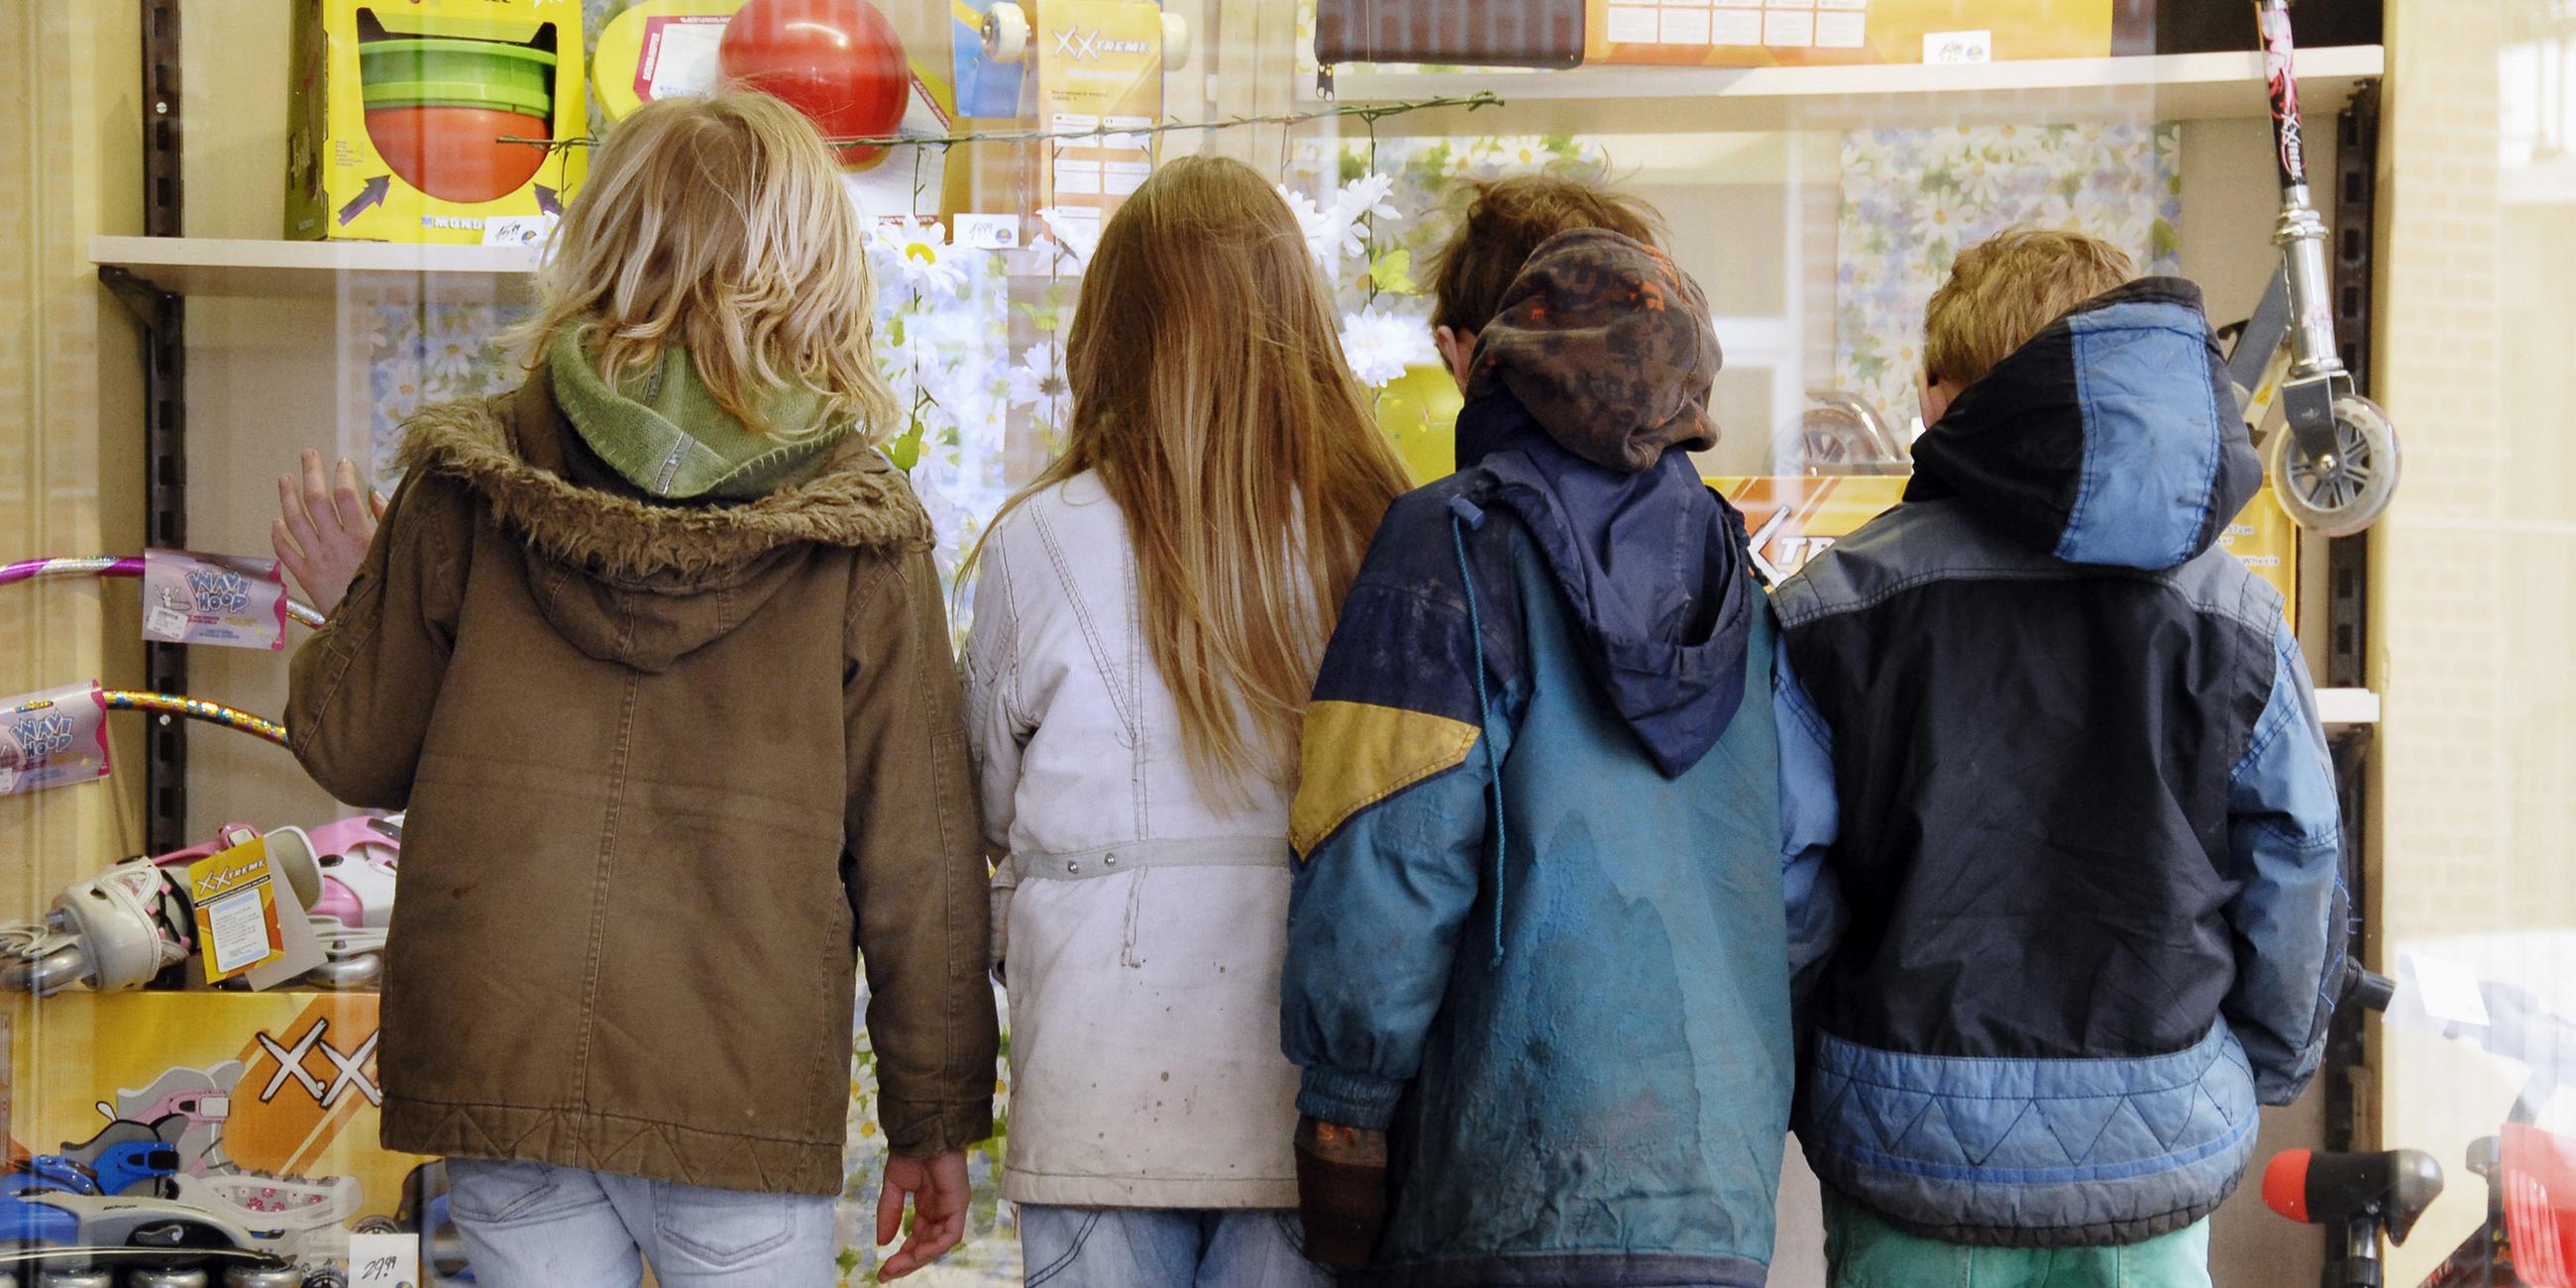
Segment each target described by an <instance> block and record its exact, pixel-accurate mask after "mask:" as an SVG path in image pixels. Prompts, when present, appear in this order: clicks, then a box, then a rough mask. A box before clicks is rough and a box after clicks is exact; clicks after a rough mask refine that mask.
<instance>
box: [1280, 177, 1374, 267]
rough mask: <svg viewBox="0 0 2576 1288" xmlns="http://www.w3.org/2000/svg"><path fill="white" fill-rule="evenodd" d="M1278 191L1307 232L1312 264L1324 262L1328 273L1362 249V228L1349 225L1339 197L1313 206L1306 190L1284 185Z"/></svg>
mask: <svg viewBox="0 0 2576 1288" xmlns="http://www.w3.org/2000/svg"><path fill="white" fill-rule="evenodd" d="M1278 193H1280V201H1285V204H1288V211H1291V214H1296V227H1298V232H1303V234H1306V250H1309V252H1314V263H1319V265H1324V270H1327V273H1334V270H1340V268H1342V260H1347V258H1352V255H1360V252H1363V250H1365V242H1363V237H1360V232H1363V229H1360V227H1358V224H1352V219H1350V211H1347V209H1345V206H1342V198H1340V196H1334V201H1332V206H1316V204H1314V201H1311V198H1306V193H1298V191H1291V188H1285V185H1283V188H1280V191H1278Z"/></svg>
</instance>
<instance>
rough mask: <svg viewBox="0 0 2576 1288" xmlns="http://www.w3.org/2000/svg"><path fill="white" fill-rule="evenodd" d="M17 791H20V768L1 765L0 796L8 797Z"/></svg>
mask: <svg viewBox="0 0 2576 1288" xmlns="http://www.w3.org/2000/svg"><path fill="white" fill-rule="evenodd" d="M16 790H18V767H17V766H16V765H0V796H6V795H8V794H9V793H11V792H14V791H16Z"/></svg>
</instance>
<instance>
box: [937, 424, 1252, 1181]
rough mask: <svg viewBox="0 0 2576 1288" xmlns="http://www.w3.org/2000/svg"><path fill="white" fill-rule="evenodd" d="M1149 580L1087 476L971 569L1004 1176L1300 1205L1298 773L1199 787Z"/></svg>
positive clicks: (970, 675)
mask: <svg viewBox="0 0 2576 1288" xmlns="http://www.w3.org/2000/svg"><path fill="white" fill-rule="evenodd" d="M1136 577H1137V573H1136V563H1135V558H1134V554H1133V548H1132V545H1131V542H1130V540H1129V537H1128V531H1127V521H1126V517H1125V515H1124V514H1122V513H1121V512H1120V510H1119V508H1118V505H1117V503H1116V502H1114V501H1112V500H1110V498H1109V495H1108V493H1107V492H1106V490H1104V489H1103V488H1102V487H1101V485H1100V482H1099V480H1098V479H1097V478H1096V477H1095V476H1093V475H1091V474H1087V473H1086V474H1082V475H1078V476H1076V477H1074V478H1072V479H1069V480H1067V481H1066V482H1064V483H1063V484H1061V485H1059V486H1057V487H1054V488H1051V489H1048V490H1047V491H1045V492H1043V493H1040V494H1039V495H1037V496H1035V497H1032V498H1030V500H1029V501H1028V502H1027V503H1026V504H1024V505H1022V506H1020V507H1019V508H1018V509H1016V510H1014V511H1012V512H1011V514H1010V515H1009V516H1008V517H1007V518H1005V519H1004V520H1003V521H1002V523H1001V524H1000V526H999V527H997V528H996V529H995V530H994V531H993V533H992V535H991V538H990V539H989V540H988V541H987V543H986V545H985V548H984V554H983V562H982V565H981V569H980V571H979V573H978V576H977V581H976V586H975V618H974V626H973V629H972V632H971V634H970V635H969V637H968V640H967V645H966V652H967V668H966V670H967V674H966V725H967V738H968V742H969V744H970V746H971V748H972V751H973V758H974V764H975V772H976V775H977V778H978V786H979V789H980V793H981V798H982V802H983V816H984V835H985V843H986V845H987V846H988V847H989V848H990V850H991V851H992V853H993V855H994V857H995V861H996V863H997V864H998V868H999V870H998V871H997V872H996V873H995V875H994V878H993V955H994V961H995V964H996V966H997V967H998V968H1000V969H1001V970H1002V972H1003V976H1004V979H1005V982H1006V984H1007V986H1008V989H1009V993H1010V1016H1011V1034H1010V1050H1011V1086H1010V1091H1011V1109H1010V1132H1009V1157H1008V1161H1007V1163H1006V1165H1005V1167H1004V1170H1003V1177H1002V1193H1003V1195H1004V1196H1005V1197H1007V1198H1009V1199H1011V1200H1013V1201H1015V1202H1022V1203H1046V1204H1065V1205H1073V1206H1083V1207H1186V1208H1212V1207H1234V1208H1243V1207H1277V1208H1285V1207H1294V1206H1296V1203H1297V1182H1296V1170H1295V1164H1294V1160H1293V1158H1292V1155H1291V1151H1290V1137H1291V1135H1292V1133H1293V1132H1294V1130H1295V1126H1296V1120H1297V1111H1296V1107H1295V1102H1296V1092H1297V1070H1296V1067H1295V1066H1294V1065H1291V1064H1290V1063H1288V1061H1287V1059H1286V1057H1284V1056H1282V1055H1281V1054H1280V1052H1279V961H1280V955H1281V952H1282V950H1283V947H1284V943H1285V934H1286V924H1287V915H1288V876H1289V869H1288V864H1289V849H1288V839H1287V837H1288V793H1287V791H1286V790H1285V789H1284V788H1283V787H1282V786H1281V785H1280V784H1277V783H1271V782H1266V781H1263V782H1250V783H1246V784H1244V785H1243V792H1242V797H1243V800H1242V802H1241V803H1238V804H1235V805H1233V806H1231V807H1229V806H1227V805H1225V804H1223V803H1214V802H1210V801H1208V800H1206V799H1203V798H1202V796H1201V794H1200V792H1199V790H1198V788H1197V785H1196V783H1195V782H1194V780H1193V779H1192V777H1191V774H1190V769H1189V765H1188V762H1187V759H1186V756H1185V754H1184V753H1183V751H1182V748H1181V740H1180V727H1179V717H1178V714H1177V711H1176V709H1175V707H1174V704H1173V701H1172V695H1171V691H1170V690H1169V689H1168V688H1167V687H1166V686H1165V685H1164V683H1163V680H1162V677H1161V676H1160V674H1159V673H1158V672H1157V671H1156V669H1155V666H1154V662H1153V659H1152V657H1151V656H1150V655H1149V654H1148V651H1147V648H1146V645H1145V641H1144V637H1143V634H1142V630H1141V625H1140V621H1139V616H1138V613H1139V605H1138V597H1137V586H1136Z"/></svg>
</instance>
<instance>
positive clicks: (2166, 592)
mask: <svg viewBox="0 0 2576 1288" xmlns="http://www.w3.org/2000/svg"><path fill="white" fill-rule="evenodd" d="M1915 468H1916V474H1915V478H1914V481H1913V482H1912V483H1911V484H1910V485H1909V486H1908V488H1907V490H1906V493H1905V502H1904V504H1902V505H1900V506H1899V507H1897V508H1896V509H1895V510H1892V511H1890V512H1889V513H1887V514H1885V515H1882V516H1880V517H1879V518H1878V519H1876V520H1874V521H1873V522H1871V523H1869V524H1868V525H1866V526H1864V527H1863V528H1862V529H1861V530H1860V531H1858V532H1856V533H1854V534H1853V535H1851V536H1850V537H1847V538H1845V539H1844V540H1842V541H1841V542H1839V543H1837V544H1836V545H1835V546H1834V547H1833V548H1832V549H1831V550H1830V551H1828V552H1827V553H1825V554H1823V555H1821V556H1819V557H1818V558H1816V559H1815V560H1813V561H1812V562H1810V563H1809V564H1808V565H1807V566H1806V568H1805V569H1804V570H1803V571H1802V572H1800V574H1799V575H1798V576H1796V577H1794V578H1792V579H1790V580H1789V581H1788V582H1787V583H1786V584H1784V585H1782V586H1781V587H1780V589H1779V591H1778V593H1777V594H1776V595H1775V596H1774V601H1773V602H1774V607H1775V609H1776V610H1777V612H1778V614H1779V618H1780V623H1781V630H1782V635H1783V641H1784V642H1783V648H1782V653H1781V661H1782V670H1781V673H1780V676H1779V677H1778V679H1777V681H1776V684H1777V687H1778V689H1779V691H1780V693H1781V698H1782V704H1783V706H1784V708H1785V709H1786V710H1787V712H1788V713H1789V716H1790V717H1791V718H1789V719H1787V720H1784V722H1783V727H1784V728H1786V729H1789V730H1791V731H1792V732H1791V733H1790V735H1789V736H1788V741H1787V742H1786V743H1785V744H1784V746H1783V750H1782V756H1783V760H1784V763H1786V764H1787V765H1788V766H1789V768H1790V773H1791V776H1792V778H1793V779H1804V780H1808V781H1810V784H1811V787H1810V790H1808V792H1807V793H1806V794H1807V795H1809V796H1812V795H1813V794H1814V791H1813V780H1819V779H1822V780H1829V782H1830V786H1831V790H1832V791H1833V792H1834V793H1835V794H1836V795H1837V797H1838V808H1837V809H1836V810H1834V811H1832V812H1831V813H1830V814H1825V815H1820V816H1812V817H1808V818H1806V819H1805V820H1804V821H1803V823H1801V824H1800V825H1799V826H1798V827H1797V828H1796V829H1795V830H1796V831H1797V833H1798V834H1795V835H1792V836H1791V837H1789V838H1788V841H1789V844H1790V846H1791V848H1792V849H1793V850H1804V851H1807V852H1811V853H1820V854H1822V855H1823V856H1824V860H1825V867H1826V870H1827V873H1828V877H1829V889H1830V890H1832V891H1835V892H1838V893H1839V894H1840V896H1841V898H1842V900H1843V902H1844V905H1845V907H1846V908H1847V915H1848V922H1847V926H1846V928H1845V930H1844V932H1843V933H1842V935H1841V937H1840V939H1839V941H1838V943H1837V945H1836V946H1835V948H1834V949H1833V951H1832V953H1831V955H1830V957H1829V958H1827V959H1826V962H1825V964H1824V965H1823V967H1822V970H1821V976H1820V983H1819V984H1818V986H1817V991H1816V994H1815V997H1814V1015H1815V1018H1816V1021H1817V1032H1816V1033H1815V1035H1814V1039H1813V1045H1812V1049H1811V1050H1810V1052H1809V1055H1808V1059H1807V1061H1806V1064H1805V1068H1804V1070H1803V1073H1802V1082H1801V1090H1800V1097H1799V1111H1798V1123H1799V1128H1798V1130H1799V1137H1800V1140H1801V1143H1802V1144H1803V1145H1804V1147H1805V1148H1806V1151H1807V1156H1808V1159H1809V1161H1810V1162H1811V1163H1812V1164H1813V1165H1814V1167H1815V1170H1816V1173H1817V1175H1818V1176H1819V1177H1821V1178H1822V1179H1823V1180H1824V1182H1825V1183H1826V1184H1827V1185H1830V1186H1832V1187H1833V1188H1834V1189H1836V1190H1837V1191H1840V1192H1841V1193H1843V1194H1844V1195H1846V1196H1848V1197H1850V1198H1852V1199H1854V1200H1856V1201H1858V1202H1859V1203H1860V1204H1862V1205H1863V1206H1865V1207H1866V1208H1868V1209H1869V1210H1871V1211H1872V1212H1874V1213H1875V1214H1877V1215H1879V1216H1881V1217H1884V1218H1886V1219H1887V1220H1888V1221H1889V1222H1890V1223H1892V1224H1894V1225H1896V1226H1898V1227H1900V1228H1902V1229H1906V1230H1909V1231H1912V1232H1914V1233H1917V1234H1922V1235H1926V1236H1929V1237H1933V1238H1939V1239H1946V1240H1950V1241H1953V1242H1960V1243H1977V1244H1990V1245H1991V1244H2000V1245H2013V1246H2100V1245H2110V1244H2124V1243H2132V1242H2136V1241H2139V1240H2142V1239H2145V1238H2149V1237H2152V1236H2154V1235H2157V1234H2160V1233H2164V1232H2167V1231H2171V1230H2175V1229H2178V1228H2181V1227H2183V1226H2185V1225H2188V1224H2190V1223H2192V1222H2194V1221H2197V1220H2199V1219H2200V1218H2201V1217H2203V1216H2205V1215H2207V1214H2208V1213H2209V1212H2210V1211H2211V1210H2213V1209H2214V1208H2216V1207H2217V1206H2218V1204H2219V1202H2220V1201H2221V1200H2223V1199H2224V1198H2226V1197H2227V1195H2228V1193H2229V1192H2230V1191H2231V1190H2232V1189H2233V1188H2234V1187H2235V1185H2236V1182H2237V1179H2238V1178H2239V1176H2240V1175H2241V1174H2242V1173H2243V1171H2244V1168H2245V1165H2246V1163H2247V1161H2248V1160H2249V1159H2250V1157H2251V1156H2252V1152H2253V1149H2254V1135H2255V1106H2256V1105H2257V1104H2258V1103H2261V1104H2282V1103H2286V1102H2288V1101H2289V1100H2290V1099H2291V1098H2293V1097H2294V1096H2296V1095H2297V1094H2298V1092H2299V1091H2300V1089H2301V1088H2302V1087H2303V1086H2304V1085H2305V1084H2306V1083H2307V1081H2308V1079H2309V1077H2310V1076H2311V1075H2312V1074H2313V1073H2314V1071H2315V1069H2316V1066H2317V1060H2318V1055H2319V1051H2320V1049H2321V1047H2322V1044H2323V1041H2324V1037H2325V1030H2326V1019H2327V1016H2328V1012H2329V1010H2330V1009H2331V1006H2332V996H2331V994H2332V986H2333V984H2334V982H2335V981H2336V980H2337V979H2338V977H2339V974H2340V972H2341V969H2342V955H2343V951H2344V941H2345V919H2346V915H2347V911H2346V906H2345V905H2346V901H2345V895H2344V891H2343V887H2342V883H2341V880H2340V852H2341V834H2340V829H2339V825H2338V821H2337V812H2336V798H2335V790H2334V778H2333V773H2332V769H2331V767H2330V765H2329V762H2328V759H2327V752H2326V742H2325V734H2324V731H2323V729H2322V728H2321V727H2320V726H2319V724H2318V720H2317V714H2316V708H2315V701H2314V695H2313V694H2312V693H2311V691H2310V688H2309V680H2308V672H2307V667H2306V663H2305V662H2304V660H2303V659H2302V657H2301V656H2300V653H2299V648H2298V643H2297V641H2296V639H2295V638H2294V637H2293V636H2292V635H2291V633H2290V629H2289V627H2288V625H2287V623H2286V622H2285V621H2284V619H2283V614H2282V604H2281V598H2280V596H2279V595H2278V594H2277V593H2276V592H2274V591H2273V590H2272V589H2271V588H2270V587H2269V586H2267V585H2266V584H2264V583H2263V582H2262V581H2261V580H2260V579H2258V578H2256V577H2255V576H2254V575H2253V574H2251V573H2250V572H2248V571H2247V570H2246V569H2245V568H2244V567H2243V566H2241V565H2240V564H2239V563H2238V562H2237V561H2236V560H2235V559H2234V558H2233V557H2231V556H2230V555H2228V554H2227V553H2226V552H2225V551H2222V550H2219V549H2216V548H2215V542H2216V541H2217V538H2218V536H2219V535H2220V533H2221V532H2222V531H2223V530H2224V527H2225V525H2226V524H2227V523H2229V522H2230V521H2231V520H2232V519H2233V517H2234V516H2235V515H2236V514H2237V513H2238V511H2239V510H2240V509H2242V508H2243V506H2244V505H2245V503H2246V502H2247V500H2248V499H2250V498H2251V496H2252V495H2253V492H2254V489H2255V488H2256V487H2258V486H2259V485H2260V483H2261V479H2260V468H2259V466H2258V465H2257V464H2256V461H2255V456H2254V452H2253V449H2252V448H2251V446H2250V445H2249V444H2248V443H2247V441H2246V435H2245V431H2244V427H2243V425H2242V424H2241V423H2240V422H2239V421H2238V420H2237V418H2236V416H2235V415H2234V404H2233V401H2232V399H2231V398H2230V396H2229V393H2228V384H2227V377H2226V373H2225V371H2224V370H2223V369H2222V367H2221V365H2220V360H2219V355H2218V348H2217V345H2216V342H2215V341H2214V340H2213V339H2212V338H2211V336H2210V333H2209V328H2208V323H2207V321H2206V320H2205V319H2204V318H2203V316H2202V313H2201V308H2200V296H2199V292H2198V290H2197V289H2196V288H2194V287H2193V286H2192V285H2191V284H2189V283H2187V282H2182V281H2178V280H2174V279H2169V278H2149V279H2145V280H2141V281H2137V282H2132V283H2130V284H2128V285H2126V286H2122V287H2120V288H2118V289H2116V290H2113V291H2111V292H2109V293H2107V294H2104V295H2102V296H2099V297H2097V298H2095V299H2093V300H2090V301H2088V302H2086V303H2085V304H2083V305H2081V306H2079V307H2077V308H2076V309H2074V310H2073V311H2072V312H2070V313H2068V314H2067V315H2066V316H2065V317H2063V318H2061V319H2060V320H2058V321H2057V322H2056V323H2055V324H2053V325H2051V326H2049V327H2048V328H2047V329H2046V330H2044V331H2042V332H2040V334H2039V335H2037V336H2036V337H2034V338H2033V339H2032V340H2031V341H2030V342H2029V343H2028V344H2026V345H2024V346H2023V347H2022V348H2021V349H2019V350H2018V351H2016V352H2015V353H2013V354H2012V355H2010V356H2009V357H2007V358H2005V359H2004V360H2003V361H2002V362H2001V363H1999V364H1998V365H1997V366H1996V367H1995V369H1994V370H1993V371H1992V372H1991V373H1990V374H1988V375H1987V376H1986V377H1985V378H1984V379H1983V380H1980V381H1978V382H1977V383H1976V384H1975V385H1972V386H1970V387H1969V388H1968V389H1967V390H1966V391H1964V392H1963V393H1961V395H1960V396H1959V398H1958V400H1957V402H1956V403H1954V404H1953V405H1952V406H1951V408H1950V410H1949V412H1948V413H1947V414H1946V415H1944V416H1943V417H1942V418H1941V420H1940V422H1939V423H1938V424H1936V425H1934V426H1933V427H1932V428H1931V429H1930V430H1929V431H1928V432H1926V433H1925V434H1924V435H1923V437H1922V438H1921V440H1920V441H1919V442H1918V443H1917V444H1916V446H1915Z"/></svg>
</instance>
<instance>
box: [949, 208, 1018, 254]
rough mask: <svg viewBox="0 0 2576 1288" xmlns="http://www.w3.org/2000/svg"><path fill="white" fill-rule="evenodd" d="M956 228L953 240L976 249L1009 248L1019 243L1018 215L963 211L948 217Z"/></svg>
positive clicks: (950, 223)
mask: <svg viewBox="0 0 2576 1288" xmlns="http://www.w3.org/2000/svg"><path fill="white" fill-rule="evenodd" d="M949 225H950V226H951V227H952V228H954V229H955V230H956V236H955V238H954V240H955V241H956V243H957V244H958V245H960V246H972V247H974V248H975V249H977V250H1009V249H1011V248H1012V247H1015V246H1017V245H1019V244H1020V217H1019V216H1018V215H984V214H976V213H974V212H971V211H969V212H965V213H961V214H957V215H952V216H950V217H949Z"/></svg>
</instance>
